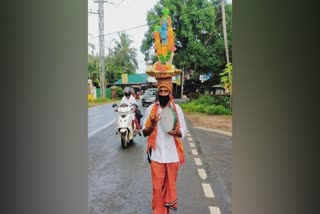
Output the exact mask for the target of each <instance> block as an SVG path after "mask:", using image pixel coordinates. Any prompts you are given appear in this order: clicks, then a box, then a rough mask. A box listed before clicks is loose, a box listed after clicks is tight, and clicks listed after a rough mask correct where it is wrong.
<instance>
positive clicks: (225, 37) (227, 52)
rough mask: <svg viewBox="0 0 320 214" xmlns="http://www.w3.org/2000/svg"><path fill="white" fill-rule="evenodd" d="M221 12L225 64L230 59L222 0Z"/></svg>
mask: <svg viewBox="0 0 320 214" xmlns="http://www.w3.org/2000/svg"><path fill="white" fill-rule="evenodd" d="M221 13H222V27H223V37H224V46H225V49H226V58H227V64H228V63H229V62H230V61H229V49H228V40H227V27H226V12H225V6H224V0H221Z"/></svg>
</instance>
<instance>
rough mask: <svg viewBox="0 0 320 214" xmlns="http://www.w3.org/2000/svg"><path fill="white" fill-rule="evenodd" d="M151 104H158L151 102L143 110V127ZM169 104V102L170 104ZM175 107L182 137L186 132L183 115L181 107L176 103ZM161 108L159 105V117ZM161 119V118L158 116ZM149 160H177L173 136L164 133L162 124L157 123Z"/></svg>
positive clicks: (169, 161) (165, 161) (168, 161)
mask: <svg viewBox="0 0 320 214" xmlns="http://www.w3.org/2000/svg"><path fill="white" fill-rule="evenodd" d="M153 105H158V104H157V103H155V104H151V105H150V106H149V107H148V108H147V109H146V112H145V116H144V118H143V127H142V129H144V128H145V127H146V122H147V119H148V117H149V114H150V112H151V109H152V107H153ZM170 105H171V104H170ZM175 106H176V109H177V115H178V118H179V122H180V131H181V134H182V138H184V137H185V136H186V134H187V125H186V122H185V119H184V115H183V112H182V109H181V107H180V106H179V105H178V104H175ZM161 112H162V108H161V107H160V106H159V108H158V114H159V113H160V117H161ZM160 120H161V118H160ZM150 158H151V160H153V161H156V162H159V163H172V162H179V156H178V152H177V148H176V144H175V141H174V137H173V136H171V135H169V134H168V133H165V132H164V131H163V129H162V126H161V125H160V124H159V123H158V126H157V137H156V149H155V150H153V149H152V153H151V157H150Z"/></svg>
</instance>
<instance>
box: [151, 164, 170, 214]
mask: <svg viewBox="0 0 320 214" xmlns="http://www.w3.org/2000/svg"><path fill="white" fill-rule="evenodd" d="M165 171H166V165H165V164H161V163H158V162H155V161H151V177H152V210H153V214H169V208H167V207H165V206H164V192H163V184H164V179H165Z"/></svg>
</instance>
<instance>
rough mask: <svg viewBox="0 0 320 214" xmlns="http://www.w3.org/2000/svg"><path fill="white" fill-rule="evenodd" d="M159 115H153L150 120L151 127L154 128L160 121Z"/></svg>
mask: <svg viewBox="0 0 320 214" xmlns="http://www.w3.org/2000/svg"><path fill="white" fill-rule="evenodd" d="M160 119H161V118H160V114H158V115H155V116H154V117H153V118H151V127H152V128H154V127H156V125H157V123H158V121H159V120H160Z"/></svg>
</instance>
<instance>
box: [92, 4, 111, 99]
mask: <svg viewBox="0 0 320 214" xmlns="http://www.w3.org/2000/svg"><path fill="white" fill-rule="evenodd" d="M94 2H95V3H98V15H99V71H100V91H101V96H102V98H105V97H106V86H105V82H104V81H105V77H104V70H105V68H104V60H105V56H104V7H103V6H104V5H103V4H104V3H110V2H108V1H105V0H94ZM110 4H112V3H110Z"/></svg>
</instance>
